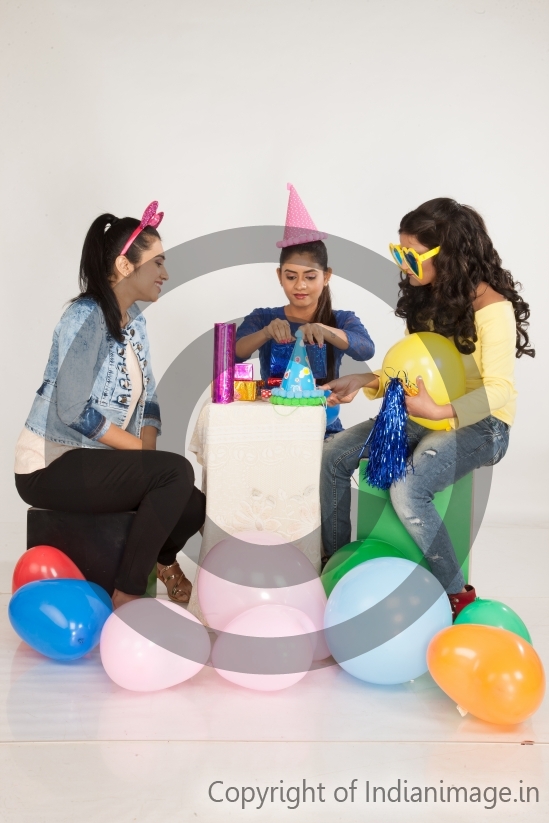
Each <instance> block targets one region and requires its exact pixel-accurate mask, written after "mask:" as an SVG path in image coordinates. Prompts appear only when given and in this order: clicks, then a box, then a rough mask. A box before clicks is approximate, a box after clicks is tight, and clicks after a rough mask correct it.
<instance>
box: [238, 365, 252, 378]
mask: <svg viewBox="0 0 549 823" xmlns="http://www.w3.org/2000/svg"><path fill="white" fill-rule="evenodd" d="M234 379H235V380H253V379H254V365H253V363H235V364H234Z"/></svg>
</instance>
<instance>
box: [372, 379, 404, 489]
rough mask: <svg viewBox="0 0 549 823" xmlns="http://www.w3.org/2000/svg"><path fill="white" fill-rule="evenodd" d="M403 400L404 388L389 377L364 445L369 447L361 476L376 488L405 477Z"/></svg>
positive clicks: (390, 484) (386, 485)
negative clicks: (381, 401) (377, 412)
mask: <svg viewBox="0 0 549 823" xmlns="http://www.w3.org/2000/svg"><path fill="white" fill-rule="evenodd" d="M407 420H408V414H407V412H406V404H405V402H404V387H403V385H402V382H401V380H400V379H399V378H398V377H392V378H390V380H389V382H388V383H387V387H386V389H385V396H384V398H383V404H382V406H381V410H380V412H379V414H378V416H377V418H376V422H375V423H374V427H373V429H372V431H371V432H370V435H369V437H368V440H367V441H366V443H365V446H368V445H369V446H370V459H369V460H368V465H367V467H366V472H365V479H366V481H367V482H368V483H369V484H370V486H374V487H375V488H376V489H384V490H386V489H389V488H390V487H391V486H392V484H393V483H396V482H397V481H398V480H402V479H403V478H404V477H405V476H406V468H407V462H408V456H409V453H410V452H409V446H408V435H407V432H406V422H407Z"/></svg>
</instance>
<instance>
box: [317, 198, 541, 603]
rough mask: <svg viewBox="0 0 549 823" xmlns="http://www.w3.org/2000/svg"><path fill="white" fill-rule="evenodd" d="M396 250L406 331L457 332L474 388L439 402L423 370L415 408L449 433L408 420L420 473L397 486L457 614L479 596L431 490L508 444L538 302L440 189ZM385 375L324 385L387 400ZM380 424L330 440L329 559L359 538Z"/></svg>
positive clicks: (326, 474)
mask: <svg viewBox="0 0 549 823" xmlns="http://www.w3.org/2000/svg"><path fill="white" fill-rule="evenodd" d="M399 235H400V243H399V244H398V245H393V244H391V245H390V247H389V248H390V251H391V254H392V256H393V259H394V260H395V262H396V264H397V265H398V267H399V268H400V270H401V275H400V295H399V299H398V302H397V307H396V311H395V313H396V315H397V317H402V318H404V319H405V321H406V327H407V330H408V332H410V333H413V332H419V331H434V332H437V333H438V334H442V335H444V336H445V337H448V338H450V339H451V340H453V341H454V343H455V345H456V347H457V349H458V351H459V352H460V353H461V356H462V359H463V364H464V367H465V373H466V394H465V395H463V397H460V398H458V399H457V400H454V401H453V402H452V403H448V404H446V405H442V406H439V405H438V404H437V403H435V401H434V400H433V399H432V398H431V397H430V396H429V394H428V392H427V391H426V389H425V385H424V383H423V381H422V379H421V377H419V376H416V375H410V378H411V379H412V380H413V379H416V382H417V385H418V388H419V393H418V394H417V395H416V396H413V397H407V398H406V406H407V410H408V412H409V414H410V415H411V416H413V417H422V418H426V419H428V420H443V419H446V418H449V419H450V422H451V425H452V430H451V431H449V432H448V431H433V430H430V429H427V428H424V427H423V426H420V425H419V424H417V423H415V422H414V421H412V420H409V421H408V440H409V444H410V451H411V452H412V453H413V456H412V461H413V467H414V471H413V473H409V474H408V475H407V476H406V480H405V482H400V483H396V484H395V485H393V486H392V487H391V490H390V494H391V501H392V503H393V506H394V508H395V511H396V513H397V514H398V516H399V518H400V520H401V522H402V523H403V525H404V526H405V528H406V530H407V531H408V533H409V534H410V535H411V536H412V538H413V539H414V540H415V542H416V543H417V545H418V546H419V547H420V549H421V550H422V551H423V553H424V555H425V557H426V558H427V560H428V561H429V564H430V567H431V571H432V572H433V574H434V575H435V577H437V578H438V580H439V581H440V583H441V584H442V586H443V587H444V588H445V590H446V591H447V593H448V596H449V598H450V604H451V606H452V611H453V613H454V617H455V616H457V614H458V613H459V612H460V611H461V610H462V609H463V608H464V607H465V606H466V605H468V604H469V603H470V602H472V601H473V600H474V598H475V596H476V593H475V590H474V588H473V587H472V586H470V585H468V586H466V585H465V581H464V578H463V574H462V572H461V569H460V566H459V563H458V561H457V559H456V555H455V552H454V549H453V546H452V543H451V540H450V537H449V535H448V532H447V530H446V527H445V525H444V523H443V522H442V520H441V518H440V516H439V515H438V513H437V512H436V510H435V507H434V505H433V495H434V494H435V492H438V491H442V490H443V489H445V488H447V487H448V486H450V485H451V484H452V483H454V482H455V481H456V480H459V479H460V478H461V477H463V476H465V475H466V474H468V473H469V472H471V471H473V469H476V468H479V467H480V466H491V465H495V464H496V463H498V462H499V461H500V460H501V459H502V457H503V456H504V455H505V452H506V451H507V446H508V443H509V431H510V428H511V425H512V423H513V420H514V416H515V400H516V396H517V392H516V389H515V385H514V362H515V357H521V356H522V355H528V356H530V357H534V355H535V351H534V349H533V348H531V347H530V344H529V337H528V331H527V328H528V318H529V316H530V309H529V306H528V304H527V303H525V301H524V300H523V299H522V297H521V296H520V295H519V293H518V291H517V288H516V284H515V282H514V280H513V278H512V276H511V273H510V272H509V271H507V270H506V269H504V268H503V267H502V264H501V259H500V257H499V255H498V253H497V252H496V250H495V249H494V247H493V245H492V241H491V240H490V237H489V236H488V233H487V231H486V226H485V224H484V221H483V220H482V218H481V216H480V215H479V214H478V213H477V212H476V211H475V210H474V209H472V208H471V207H470V206H462V205H460V204H458V203H456V202H455V201H454V200H450V199H448V198H445V197H440V198H437V199H435V200H430V201H428V202H427V203H424V204H423V205H421V206H419V208H417V209H415V210H414V211H412V212H409V213H408V214H407V215H405V217H404V218H403V219H402V221H401V224H400V229H399ZM378 375H379V372H378V373H377V374H376V373H374V374H372V373H368V374H353V375H348V376H346V377H340V378H339V379H337V380H332V381H331V382H330V383H327V384H326V386H325V388H329V389H331V390H332V395H330V398H329V399H328V402H329V403H330V404H332V403H349V402H350V401H351V400H352V399H353V398H354V397H355V396H356V394H357V393H358V391H359V390H360V389H363V390H364V393H365V394H366V396H367V397H368V398H369V399H375V398H377V397H381V394H382V389H381V388H380V381H379V377H378ZM373 425H374V421H373V420H368V421H366V422H364V423H360V424H358V425H357V426H353V427H352V428H350V429H347V431H345V432H341V433H340V434H336V435H333V436H332V437H331V438H328V439H327V440H326V442H325V446H324V455H323V465H322V478H321V504H322V541H323V545H324V552H325V555H326V556H327V557H329V556H331V555H332V554H333V552H335V551H336V550H337V549H339V548H340V547H341V546H343V545H345V544H347V543H349V542H350V539H351V521H350V501H351V495H350V479H351V476H352V474H353V472H354V471H355V470H356V468H357V467H358V462H359V459H360V457H361V455H362V454H363V447H364V443H365V441H366V439H367V437H368V435H369V433H370V431H371V430H372V427H373Z"/></svg>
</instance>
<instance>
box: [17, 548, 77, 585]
mask: <svg viewBox="0 0 549 823" xmlns="http://www.w3.org/2000/svg"><path fill="white" fill-rule="evenodd" d="M61 577H62V578H67V577H69V578H72V579H73V580H85V579H86V578H85V577H84V575H83V574H82V572H81V571H80V569H79V568H78V566H77V565H76V564H75V563H73V562H72V560H71V559H70V557H67V555H66V554H63V552H61V551H59V549H55V548H54V547H53V546H34V548H32V549H29V550H28V551H26V552H25V554H24V555H23V556H22V557H20V558H19V560H18V561H17V565H16V566H15V569H14V570H13V578H12V582H11V592H12V594H14V593H15V592H16V591H17V589H20V588H21V586H24V585H25V583H32V582H33V580H47V579H49V578H61Z"/></svg>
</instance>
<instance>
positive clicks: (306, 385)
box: [270, 329, 326, 406]
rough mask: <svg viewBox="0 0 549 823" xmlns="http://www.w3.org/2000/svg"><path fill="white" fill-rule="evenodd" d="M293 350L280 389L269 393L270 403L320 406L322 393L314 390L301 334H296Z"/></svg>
mask: <svg viewBox="0 0 549 823" xmlns="http://www.w3.org/2000/svg"><path fill="white" fill-rule="evenodd" d="M295 337H296V340H295V346H294V350H293V352H292V356H291V358H290V361H289V363H288V365H287V367H286V371H285V372H284V379H283V381H282V384H281V386H280V388H274V389H273V390H272V391H271V398H270V399H271V403H276V404H278V405H282V406H322V405H324V404H325V402H326V398H325V396H324V391H323V390H322V389H317V388H315V381H314V380H313V373H312V371H311V366H310V364H309V358H308V357H307V349H306V348H305V341H304V339H303V332H302V331H301V329H298V330H297V332H296V335H295Z"/></svg>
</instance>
